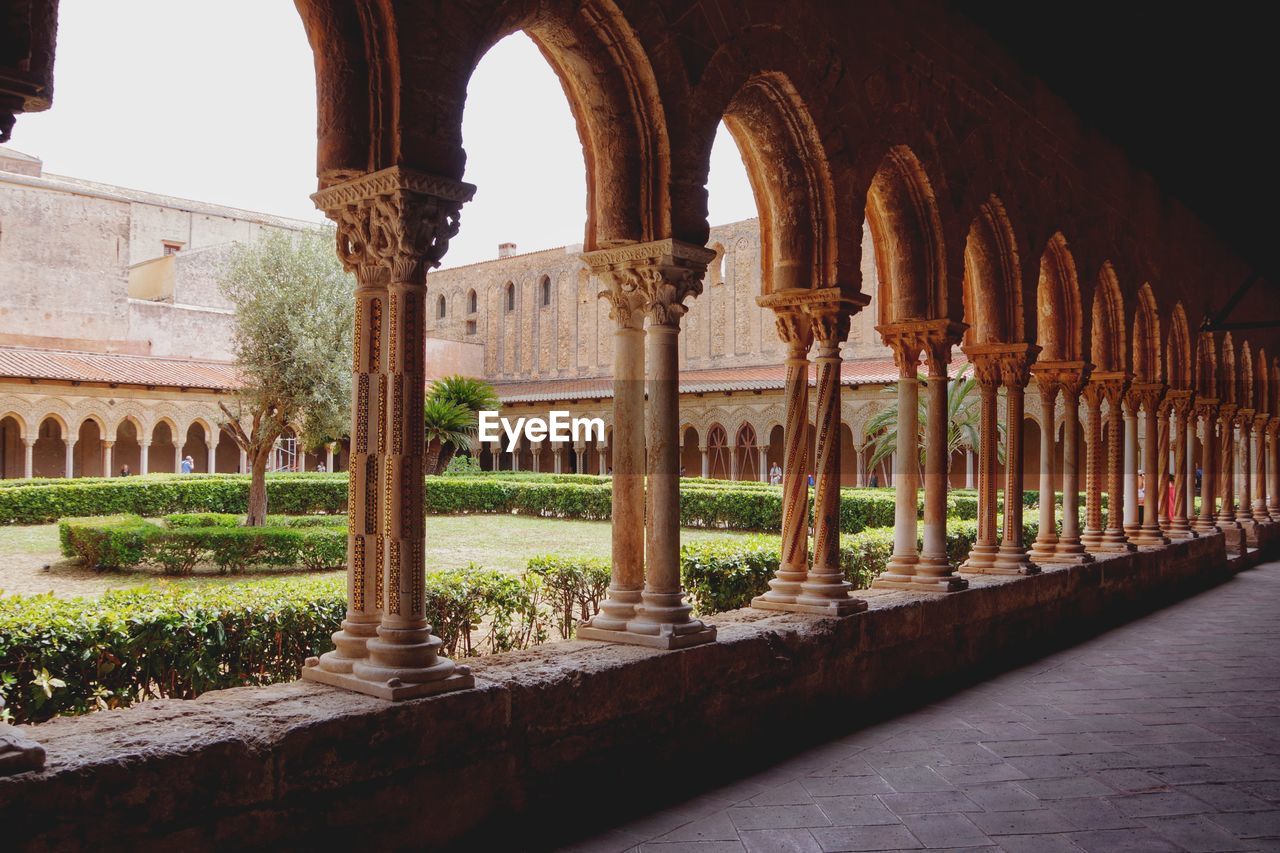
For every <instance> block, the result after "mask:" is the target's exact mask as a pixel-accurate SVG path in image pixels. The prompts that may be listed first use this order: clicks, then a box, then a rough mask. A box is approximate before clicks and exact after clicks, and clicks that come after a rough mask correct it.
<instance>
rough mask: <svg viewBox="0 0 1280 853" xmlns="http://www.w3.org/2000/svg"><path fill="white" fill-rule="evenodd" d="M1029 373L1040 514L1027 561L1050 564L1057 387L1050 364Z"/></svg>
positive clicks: (1038, 365) (1053, 538) (1054, 526)
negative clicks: (1036, 426) (1036, 412)
mask: <svg viewBox="0 0 1280 853" xmlns="http://www.w3.org/2000/svg"><path fill="white" fill-rule="evenodd" d="M1031 373H1032V375H1033V376H1035V378H1036V389H1037V391H1039V393H1040V484H1039V493H1040V512H1039V525H1038V528H1039V529H1038V530H1037V531H1036V539H1035V542H1033V543H1031V559H1032V560H1035V561H1036V562H1037V563H1052V562H1055V557H1056V554H1057V545H1058V531H1057V523H1056V512H1055V510H1056V504H1057V499H1056V497H1055V496H1054V491H1055V489H1054V483H1053V469H1054V461H1055V460H1054V455H1055V454H1054V450H1055V447H1056V445H1057V442H1056V441H1055V438H1056V436H1055V433H1056V432H1057V429H1056V424H1055V421H1054V414H1055V412H1056V411H1057V400H1058V394H1059V392H1060V391H1061V386H1060V385H1059V383H1058V380H1057V377H1056V374H1055V373H1054V371H1053V365H1052V363H1048V364H1047V365H1042V364H1041V363H1040V362H1037V363H1036V364H1035V365H1034V366H1033V367H1032V368H1031Z"/></svg>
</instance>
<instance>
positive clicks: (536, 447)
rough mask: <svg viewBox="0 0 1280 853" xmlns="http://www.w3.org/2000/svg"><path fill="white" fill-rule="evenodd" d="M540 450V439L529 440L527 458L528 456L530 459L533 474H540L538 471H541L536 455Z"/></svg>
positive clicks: (539, 461)
mask: <svg viewBox="0 0 1280 853" xmlns="http://www.w3.org/2000/svg"><path fill="white" fill-rule="evenodd" d="M541 452H542V442H541V441H531V442H529V458H530V460H531V462H530V465H531V467H532V469H533V473H535V474H540V473H542V471H541V469H542V464H541V460H540V459H539V458H538V456H539V454H540V453H541Z"/></svg>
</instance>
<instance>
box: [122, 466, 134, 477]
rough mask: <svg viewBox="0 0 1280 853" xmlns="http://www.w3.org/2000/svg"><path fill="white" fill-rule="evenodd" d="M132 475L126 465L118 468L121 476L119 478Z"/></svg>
mask: <svg viewBox="0 0 1280 853" xmlns="http://www.w3.org/2000/svg"><path fill="white" fill-rule="evenodd" d="M132 473H133V472H132V471H130V470H129V466H128V465H121V466H120V476H121V477H128V476H129V475H130V474H132Z"/></svg>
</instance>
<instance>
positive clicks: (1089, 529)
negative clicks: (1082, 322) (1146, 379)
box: [1080, 380, 1104, 551]
mask: <svg viewBox="0 0 1280 853" xmlns="http://www.w3.org/2000/svg"><path fill="white" fill-rule="evenodd" d="M1080 396H1081V397H1082V398H1083V399H1084V404H1085V409H1086V410H1087V412H1088V422H1087V424H1086V427H1085V429H1086V434H1085V464H1084V532H1083V533H1082V534H1081V535H1080V544H1082V545H1084V547H1085V550H1086V551H1097V550H1098V546H1099V545H1101V544H1102V460H1103V457H1104V450H1103V447H1102V400H1103V397H1104V394H1103V391H1102V384H1101V383H1099V382H1095V381H1092V380H1090V381H1089V382H1088V383H1087V384H1086V385H1085V386H1084V388H1082V389H1081V391H1080Z"/></svg>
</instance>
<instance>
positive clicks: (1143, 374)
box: [1133, 284, 1164, 382]
mask: <svg viewBox="0 0 1280 853" xmlns="http://www.w3.org/2000/svg"><path fill="white" fill-rule="evenodd" d="M1133 376H1134V378H1135V379H1136V380H1138V381H1141V382H1159V381H1162V380H1163V379H1164V370H1163V367H1162V365H1161V363H1160V313H1159V311H1158V310H1157V308H1156V297H1155V293H1153V292H1152V290H1151V285H1150V284H1143V285H1142V287H1140V288H1139V289H1138V303H1137V306H1136V308H1135V311H1134V315H1133Z"/></svg>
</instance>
